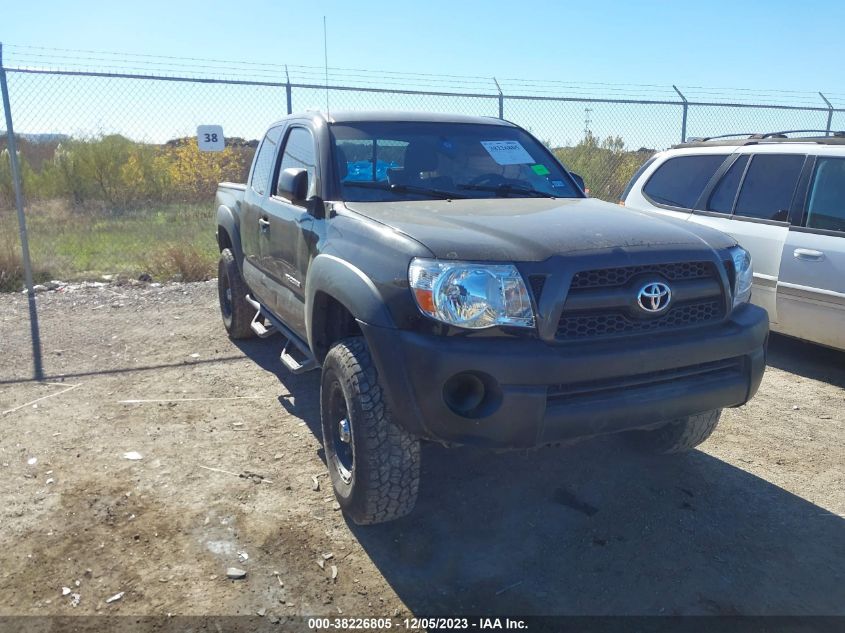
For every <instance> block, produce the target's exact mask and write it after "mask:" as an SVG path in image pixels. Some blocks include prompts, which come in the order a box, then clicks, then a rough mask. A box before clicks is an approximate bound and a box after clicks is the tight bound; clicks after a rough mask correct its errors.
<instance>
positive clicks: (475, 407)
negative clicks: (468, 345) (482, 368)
mask: <svg viewBox="0 0 845 633" xmlns="http://www.w3.org/2000/svg"><path fill="white" fill-rule="evenodd" d="M443 400H444V402H445V403H446V406H448V407H449V409H451V410H452V412H454V413H456V414H457V415H460V416H462V417H465V418H479V417H483V416H486V415H489V414H490V413H492V412H493V411H494V410H495V409H497V408H498V406H499V403H500V402H501V390H500V389H499V387H498V384H497V383H496V381H495V380H494V379H493V378H492V377H490V376H487V375H486V374H479V373H475V372H463V373H460V374H455V375H454V376H452V377H451V378H449V380H447V381H446V383H445V384H444V385H443Z"/></svg>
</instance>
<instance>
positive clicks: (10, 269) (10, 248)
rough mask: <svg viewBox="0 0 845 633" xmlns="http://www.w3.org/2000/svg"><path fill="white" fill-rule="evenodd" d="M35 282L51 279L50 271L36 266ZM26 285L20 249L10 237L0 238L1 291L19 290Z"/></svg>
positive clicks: (34, 270)
mask: <svg viewBox="0 0 845 633" xmlns="http://www.w3.org/2000/svg"><path fill="white" fill-rule="evenodd" d="M32 276H33V279H34V283H36V284H38V283H43V282H45V281H49V280H50V271H49V270H46V269H43V268H39V267H34V269H33V271H32ZM23 286H24V273H23V262H22V260H21V253H20V249H19V248H18V247H17V245H16V244H15V243H14V242H13V241H11V240H10V239H5V238H4V239H0V292H18V291H20V290H21V289H22V288H23Z"/></svg>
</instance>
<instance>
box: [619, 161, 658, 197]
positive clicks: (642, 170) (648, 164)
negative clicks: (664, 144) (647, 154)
mask: <svg viewBox="0 0 845 633" xmlns="http://www.w3.org/2000/svg"><path fill="white" fill-rule="evenodd" d="M656 160H657V156H652V157H651V158H649V159H648V160H647V161H646V162H644V163H643V164H642V165H640V168H639V169H637V171H635V172H634V175H633V176H631V180H629V181H628V184H627V185H626V186H625V191H623V192H622V195H621V196H620V197H619V200H620V201H622V202H625V199H626V198H627V197H628V194H629V193H631V189H633V188H634V183H635V182H637V181H638V180H639V179H640V176H642V175H643V174H644V173H645V170H646V169H648V168H649V167H651V164H652V163H653V162H654V161H656Z"/></svg>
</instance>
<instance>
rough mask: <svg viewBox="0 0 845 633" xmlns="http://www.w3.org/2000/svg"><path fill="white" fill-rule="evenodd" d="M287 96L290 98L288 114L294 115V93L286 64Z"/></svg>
mask: <svg viewBox="0 0 845 633" xmlns="http://www.w3.org/2000/svg"><path fill="white" fill-rule="evenodd" d="M285 94H287V97H288V114H293V91H292V90H291V88H290V73H288V65H287V64H285Z"/></svg>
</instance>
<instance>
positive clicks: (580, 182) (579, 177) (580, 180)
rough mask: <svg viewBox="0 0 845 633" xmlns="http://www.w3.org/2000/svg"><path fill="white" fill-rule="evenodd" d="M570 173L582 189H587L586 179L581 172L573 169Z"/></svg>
mask: <svg viewBox="0 0 845 633" xmlns="http://www.w3.org/2000/svg"><path fill="white" fill-rule="evenodd" d="M569 175H570V176H572V180H574V181H575V184H576V185H578V187H580V189H581V191H584V192H586V191H587V187H586V186H585V185H584V179H583V178H582V177H581V176H580V175H579V174H576V173H575V172H574V171H571V172H569Z"/></svg>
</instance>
